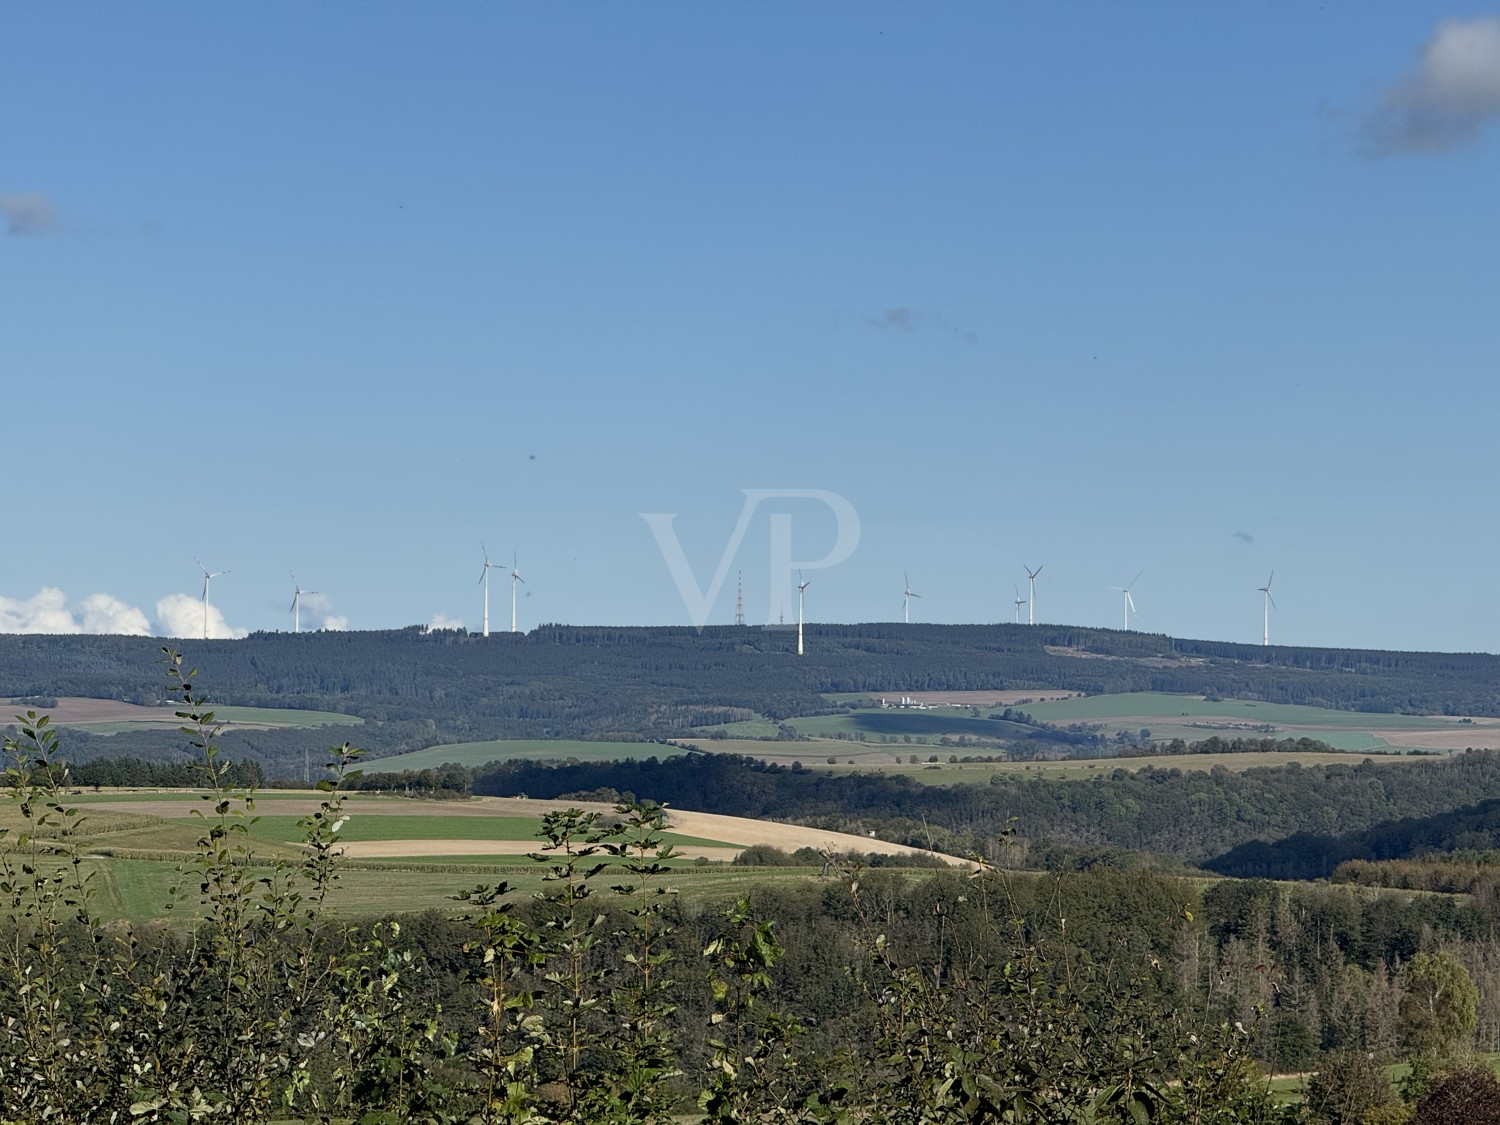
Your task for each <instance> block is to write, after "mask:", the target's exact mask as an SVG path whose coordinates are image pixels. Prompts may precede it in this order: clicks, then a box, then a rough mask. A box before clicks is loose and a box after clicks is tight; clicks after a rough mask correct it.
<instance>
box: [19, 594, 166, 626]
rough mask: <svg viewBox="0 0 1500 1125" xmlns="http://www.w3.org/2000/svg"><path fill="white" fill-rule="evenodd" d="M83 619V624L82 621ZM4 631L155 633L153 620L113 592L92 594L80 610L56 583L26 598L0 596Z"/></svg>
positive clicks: (80, 606)
mask: <svg viewBox="0 0 1500 1125" xmlns="http://www.w3.org/2000/svg"><path fill="white" fill-rule="evenodd" d="M80 618H81V623H80ZM0 633H118V634H126V635H129V636H136V637H149V636H150V635H151V622H150V621H149V620H147V618H146V615H145V614H144V613H142V612H141V611H140V610H138V609H136V608H135V607H134V606H131V605H126V604H125V603H124V602H122V601H120V599H119V598H115V597H111V596H110V595H109V594H90V595H89V596H88V597H86V598H84V599H83V602H82V604H81V605H79V606H78V607H77V609H76V610H75V609H73V608H70V607H69V605H68V597H67V595H66V594H64V593H63V592H62V591H61V590H59V589H58V588H57V587H55V586H43V587H42V588H41V589H40V590H38V591H37V592H36V593H35V594H34V595H32V596H31V597H29V598H25V599H21V600H18V599H15V598H5V597H0Z"/></svg>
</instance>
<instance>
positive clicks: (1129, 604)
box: [1037, 567, 1146, 633]
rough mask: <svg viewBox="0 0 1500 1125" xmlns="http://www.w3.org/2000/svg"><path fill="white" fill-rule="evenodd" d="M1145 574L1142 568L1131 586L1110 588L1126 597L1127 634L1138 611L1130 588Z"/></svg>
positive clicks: (1131, 582) (1132, 580)
mask: <svg viewBox="0 0 1500 1125" xmlns="http://www.w3.org/2000/svg"><path fill="white" fill-rule="evenodd" d="M1037 569H1038V570H1040V569H1041V568H1040V567H1038V568H1037ZM1145 573H1146V571H1145V568H1142V569H1141V570H1138V571H1136V575H1135V577H1134V578H1132V579H1131V580H1130V583H1129V585H1125V586H1111V587H1110V589H1111V590H1118V591H1120V593H1122V594H1124V595H1125V631H1126V632H1127V633H1128V632H1130V615H1131V614H1132V613H1134V612H1135V611H1136V610H1135V601H1134V600H1133V599H1132V598H1131V596H1130V588H1131V587H1132V586H1134V585H1135V584H1136V582H1138V581H1139V580H1140V577H1141V575H1143V574H1145Z"/></svg>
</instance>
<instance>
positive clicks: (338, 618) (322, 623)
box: [302, 590, 349, 632]
mask: <svg viewBox="0 0 1500 1125" xmlns="http://www.w3.org/2000/svg"><path fill="white" fill-rule="evenodd" d="M302 612H303V613H305V614H306V615H307V616H306V617H304V618H303V619H302V620H303V621H305V622H307V623H308V624H309V625H311V627H312V628H314V629H329V630H332V631H334V632H341V631H343V630H344V629H347V628H349V619H348V618H347V617H345V616H343V615H342V614H338V613H334V612H333V599H332V598H330V597H329V596H328V595H327V594H320V593H317V592H316V591H308V590H304V591H303V593H302Z"/></svg>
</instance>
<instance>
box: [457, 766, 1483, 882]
mask: <svg viewBox="0 0 1500 1125" xmlns="http://www.w3.org/2000/svg"><path fill="white" fill-rule="evenodd" d="M473 789H474V792H476V793H483V794H489V795H494V796H511V795H515V794H518V793H524V794H526V795H527V796H529V797H533V798H536V797H557V796H563V795H571V794H575V793H580V792H585V793H586V792H590V791H594V790H601V789H602V790H610V791H614V792H617V793H621V794H624V793H629V794H632V795H634V796H635V797H638V798H641V799H649V800H653V801H660V802H662V803H664V804H667V805H669V806H674V807H677V808H690V809H702V810H704V811H708V812H719V813H727V814H730V815H735V816H749V817H758V818H765V819H772V820H788V821H792V822H794V823H800V824H811V825H816V826H819V827H824V828H832V829H837V830H839V831H844V832H853V833H857V834H861V835H862V834H865V833H868V832H876V833H878V834H879V835H881V836H882V837H883V838H885V839H889V840H894V841H896V842H899V843H904V844H910V845H913V846H917V847H925V846H930V845H933V844H935V845H936V846H937V847H939V848H941V849H943V850H947V851H951V852H955V853H957V854H966V853H970V852H972V853H976V854H980V855H983V856H985V857H986V858H988V859H990V860H992V861H994V862H997V863H1004V862H1016V861H1018V857H1017V856H1009V855H1006V854H1004V853H1003V851H1002V850H1001V848H1002V845H1001V834H1002V833H1004V832H1006V831H1007V830H1013V831H1014V832H1015V833H1016V835H1017V837H1018V838H1019V839H1020V840H1021V841H1023V842H1024V843H1025V844H1026V846H1027V848H1029V849H1030V850H1031V851H1032V852H1033V853H1036V854H1032V855H1030V856H1029V857H1028V858H1029V860H1030V862H1031V863H1032V864H1034V865H1035V864H1037V863H1038V862H1039V861H1041V864H1042V865H1053V864H1056V863H1074V862H1076V863H1079V864H1083V865H1087V864H1089V863H1094V862H1110V861H1111V858H1110V857H1111V853H1112V852H1113V853H1119V852H1123V851H1131V852H1147V853H1153V854H1155V855H1158V856H1171V857H1174V858H1175V859H1177V860H1181V861H1184V862H1187V863H1191V864H1196V865H1201V866H1205V867H1210V868H1212V869H1214V870H1216V871H1219V872H1221V873H1223V874H1234V875H1246V876H1259V875H1266V874H1274V875H1276V876H1277V877H1281V878H1305V877H1314V878H1315V877H1319V876H1325V875H1327V874H1329V873H1331V872H1332V870H1333V868H1334V867H1335V866H1336V865H1337V864H1338V863H1339V862H1341V861H1343V860H1346V859H1353V858H1364V859H1381V858H1387V857H1389V856H1392V855H1398V854H1410V852H1409V851H1407V850H1403V846H1402V845H1401V844H1400V842H1399V841H1398V840H1397V837H1398V836H1400V835H1401V832H1398V831H1397V829H1396V827H1395V826H1394V824H1393V823H1392V822H1395V821H1398V820H1401V819H1402V818H1409V817H1437V816H1439V814H1443V815H1444V816H1448V817H1452V816H1453V815H1454V814H1453V813H1452V812H1450V810H1452V809H1453V808H1454V806H1455V805H1457V804H1460V803H1463V804H1472V803H1474V802H1476V801H1482V800H1486V799H1500V753H1496V752H1493V751H1474V752H1472V753H1467V754H1459V755H1455V756H1454V757H1451V758H1447V759H1443V760H1439V761H1432V760H1426V761H1423V760H1414V761H1412V762H1410V763H1400V764H1379V765H1377V764H1374V763H1369V764H1359V763H1355V762H1352V761H1351V763H1350V764H1349V765H1347V766H1345V765H1331V766H1307V767H1299V766H1295V765H1287V766H1281V767H1276V768H1264V769H1252V770H1246V771H1244V772H1243V773H1237V772H1233V771H1230V770H1227V769H1214V770H1211V771H1206V772H1205V771H1199V770H1187V771H1184V770H1178V769H1156V768H1151V767H1146V768H1144V769H1140V770H1136V771H1129V770H1124V769H1116V770H1113V771H1111V772H1110V773H1109V774H1108V775H1107V776H1102V777H1095V778H1092V779H1090V780H1088V781H1060V780H1050V779H1044V778H1042V777H1040V776H1030V777H1026V778H1014V777H1005V776H1002V775H1000V774H996V775H995V776H994V777H992V779H991V781H990V783H989V784H987V785H974V784H962V785H951V786H937V785H921V784H918V783H917V782H915V781H913V780H912V779H911V778H908V777H901V776H890V775H886V774H881V773H874V772H871V773H856V774H847V773H841V774H834V773H831V772H828V771H823V770H820V769H817V768H805V767H804V768H801V769H784V768H781V767H778V766H775V765H766V764H765V763H763V762H759V761H754V760H752V759H748V758H742V757H737V756H734V755H727V754H693V755H688V756H678V757H672V758H666V759H664V760H657V759H655V758H650V759H646V760H644V761H626V762H613V763H610V762H594V763H580V764H576V765H566V766H563V765H542V764H538V763H534V762H507V763H501V764H495V765H492V766H489V767H486V768H484V769H479V770H475V771H473ZM1409 827H1410V826H1408V828H1409ZM1372 830H1374V831H1372ZM1403 831H1406V830H1403ZM1459 832H1460V834H1459V835H1457V836H1455V837H1454V838H1453V839H1454V842H1456V843H1457V845H1458V846H1462V847H1471V846H1474V842H1475V840H1477V839H1478V838H1477V837H1476V836H1473V835H1467V836H1466V835H1462V832H1463V828H1460V829H1459ZM1299 833H1301V834H1302V835H1301V836H1298V835H1297V834H1299ZM1315 833H1316V834H1319V835H1318V836H1314V834H1315ZM1358 833H1369V837H1368V838H1362V837H1356V835H1355V834H1358ZM1331 836H1339V837H1342V838H1343V839H1342V841H1332V840H1329V839H1328V837H1331ZM1387 836H1390V841H1389V843H1388V844H1385V843H1377V842H1376V841H1378V840H1385V838H1386V837H1387ZM1407 836H1408V838H1411V834H1410V832H1409V831H1408V832H1407ZM1287 837H1293V839H1291V840H1287V839H1286V838H1287ZM1268 840H1270V841H1281V843H1278V844H1265V843H1252V841H1268ZM1434 846H1436V845H1434ZM1386 847H1389V848H1391V849H1394V850H1383V849H1385V848H1386ZM1235 849H1240V850H1238V851H1236V850H1235ZM1046 852H1050V853H1051V855H1052V857H1053V858H1052V859H1051V860H1047V859H1044V858H1043V856H1042V853H1046ZM1273 861H1275V863H1276V864H1277V866H1274V867H1273V866H1272V864H1273Z"/></svg>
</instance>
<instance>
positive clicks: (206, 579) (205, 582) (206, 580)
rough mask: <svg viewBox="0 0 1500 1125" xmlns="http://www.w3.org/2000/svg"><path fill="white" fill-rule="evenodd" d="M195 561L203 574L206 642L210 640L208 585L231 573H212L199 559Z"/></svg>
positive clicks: (204, 632)
mask: <svg viewBox="0 0 1500 1125" xmlns="http://www.w3.org/2000/svg"><path fill="white" fill-rule="evenodd" d="M193 561H194V562H195V563H198V569H199V570H201V571H202V572H203V639H204V640H205V641H206V640H208V583H209V580H210V579H213V578H218V577H219V576H220V575H224V574H228V573H229V571H227V570H215V571H210V570H209V569H208V567H206V566H204V565H203V564H202V563H201V562H198V559H197V558H196V557H195V558H194V559H193Z"/></svg>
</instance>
